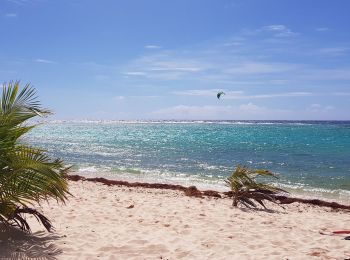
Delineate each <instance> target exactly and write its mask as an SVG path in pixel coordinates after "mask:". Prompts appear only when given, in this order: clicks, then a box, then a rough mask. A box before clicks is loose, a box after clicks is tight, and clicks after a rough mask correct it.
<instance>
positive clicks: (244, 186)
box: [225, 166, 286, 209]
mask: <svg viewBox="0 0 350 260" xmlns="http://www.w3.org/2000/svg"><path fill="white" fill-rule="evenodd" d="M257 177H270V178H271V177H273V178H276V176H275V175H274V174H273V173H272V172H270V171H268V170H253V169H249V168H247V167H242V166H237V167H236V170H235V171H234V172H233V173H232V175H231V176H230V177H228V178H227V179H226V180H225V182H226V184H227V186H229V187H230V188H231V195H232V199H233V202H232V206H234V207H237V206H238V205H239V204H242V205H243V206H246V207H252V208H257V206H258V205H257V204H256V203H258V204H260V205H261V206H262V207H264V208H265V209H266V206H265V204H264V202H263V201H264V200H267V201H271V202H274V203H278V201H277V200H276V199H275V195H276V194H277V193H280V192H286V191H285V190H282V189H280V188H277V187H275V186H273V185H270V184H267V183H262V182H258V181H257V180H256V178H257Z"/></svg>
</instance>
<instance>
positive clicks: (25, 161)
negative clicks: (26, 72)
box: [0, 81, 69, 231]
mask: <svg viewBox="0 0 350 260" xmlns="http://www.w3.org/2000/svg"><path fill="white" fill-rule="evenodd" d="M19 84H20V83H19V81H16V82H10V83H8V84H4V85H3V89H2V97H1V100H0V223H1V222H2V223H3V224H5V225H6V226H17V227H19V228H21V229H22V230H24V231H30V227H29V225H28V222H27V221H26V219H25V217H24V214H31V215H34V216H35V217H36V219H37V220H38V221H39V222H41V223H42V224H43V225H44V227H45V228H46V229H47V230H48V231H50V229H51V228H52V224H51V222H50V220H48V219H47V218H46V217H45V216H44V215H43V214H41V213H40V212H39V211H37V210H36V209H34V208H32V206H34V204H35V203H39V202H40V201H42V200H48V199H49V198H54V199H56V201H57V202H64V201H65V200H66V199H67V195H68V194H69V192H68V184H67V181H66V180H65V179H64V175H65V174H66V172H67V170H68V168H66V167H65V166H64V164H63V161H61V160H59V159H55V160H52V159H51V158H50V157H49V156H48V155H47V154H46V152H45V151H44V150H42V149H39V148H35V147H32V146H30V145H27V144H25V143H23V141H22V140H21V137H22V136H23V135H24V134H26V133H27V132H28V131H30V130H31V129H33V128H34V127H35V126H36V125H35V124H30V123H29V122H30V119H33V118H35V117H37V116H46V115H49V114H50V111H48V110H46V109H44V108H42V107H41V104H40V102H39V101H38V99H37V96H36V91H35V89H34V88H32V87H31V86H30V85H29V84H27V85H26V86H25V87H24V88H23V89H22V90H20V87H19Z"/></svg>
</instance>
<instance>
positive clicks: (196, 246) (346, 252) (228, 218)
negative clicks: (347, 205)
mask: <svg viewBox="0 0 350 260" xmlns="http://www.w3.org/2000/svg"><path fill="white" fill-rule="evenodd" d="M69 185H70V192H71V194H72V196H70V197H69V200H68V201H67V203H66V204H65V205H62V204H57V203H56V202H55V201H52V200H50V201H49V203H43V204H42V205H41V206H40V210H41V211H42V212H44V213H45V215H46V216H47V217H49V219H50V220H52V223H53V225H54V227H55V230H54V231H53V232H52V233H49V232H47V231H45V229H44V228H43V227H42V226H40V225H39V224H38V222H37V221H36V220H35V219H30V223H31V227H32V235H25V234H23V233H22V232H20V231H18V230H12V231H11V232H1V237H2V240H1V241H0V248H1V250H0V259H28V258H30V257H34V258H35V257H36V258H37V259H313V258H314V259H347V258H350V242H349V241H347V240H344V237H345V235H331V233H330V232H331V231H335V230H346V229H349V211H344V210H334V209H331V208H327V207H317V206H311V205H307V204H299V203H293V204H289V205H283V207H284V208H282V207H280V206H278V205H273V204H267V205H268V207H269V208H270V209H271V211H265V210H250V209H244V208H233V207H232V206H231V204H232V202H231V200H230V199H229V198H221V199H220V198H214V197H204V198H196V197H188V196H185V194H184V192H181V191H173V190H164V189H147V188H138V187H132V188H130V187H125V186H107V185H103V184H101V183H94V182H88V181H76V182H73V181H69Z"/></svg>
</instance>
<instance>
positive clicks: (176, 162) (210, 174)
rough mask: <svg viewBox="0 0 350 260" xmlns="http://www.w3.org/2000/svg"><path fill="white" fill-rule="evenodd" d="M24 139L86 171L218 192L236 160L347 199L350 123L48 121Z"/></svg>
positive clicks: (296, 186)
mask: <svg viewBox="0 0 350 260" xmlns="http://www.w3.org/2000/svg"><path fill="white" fill-rule="evenodd" d="M24 142H26V143H28V144H30V145H34V146H37V147H40V148H43V149H45V150H47V152H48V154H50V155H51V156H53V157H58V158H61V159H63V160H64V161H65V163H66V165H71V166H72V173H73V174H74V173H75V174H79V175H83V176H87V177H105V178H109V179H118V180H127V181H142V182H158V183H174V184H181V185H186V186H190V185H195V186H197V187H199V188H201V189H214V190H219V191H224V190H229V188H228V187H226V185H225V179H226V178H227V177H228V176H230V175H231V174H232V172H233V171H234V169H235V167H236V166H237V165H241V166H246V167H250V168H253V169H268V170H270V171H272V172H274V173H276V174H277V176H278V179H276V180H275V179H274V180H273V181H272V183H273V184H274V185H276V186H278V187H281V188H283V189H286V190H288V191H289V192H290V193H291V194H292V195H294V196H302V197H309V198H310V197H311V198H323V199H328V200H336V201H341V202H348V203H350V121H52V122H46V123H44V124H41V125H39V126H38V127H36V128H34V129H33V130H32V131H31V132H30V133H29V134H27V135H26V137H25V138H24Z"/></svg>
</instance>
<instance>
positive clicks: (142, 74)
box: [123, 71, 147, 76]
mask: <svg viewBox="0 0 350 260" xmlns="http://www.w3.org/2000/svg"><path fill="white" fill-rule="evenodd" d="M123 74H124V75H127V76H146V75H147V73H145V72H142V71H127V72H123Z"/></svg>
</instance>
